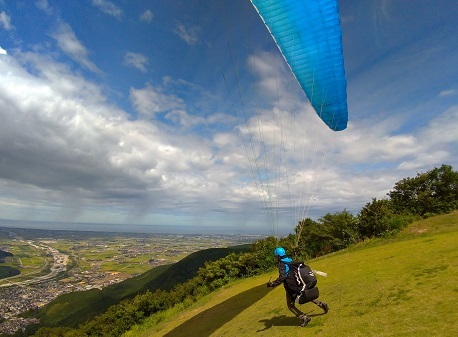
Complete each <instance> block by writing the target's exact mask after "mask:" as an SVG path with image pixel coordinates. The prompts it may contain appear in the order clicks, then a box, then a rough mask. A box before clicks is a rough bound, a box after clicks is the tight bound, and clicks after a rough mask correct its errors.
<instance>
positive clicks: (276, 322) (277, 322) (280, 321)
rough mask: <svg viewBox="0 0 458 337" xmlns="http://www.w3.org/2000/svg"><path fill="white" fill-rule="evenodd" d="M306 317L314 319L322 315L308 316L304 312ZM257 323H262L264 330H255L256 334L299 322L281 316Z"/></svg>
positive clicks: (289, 317) (292, 317)
mask: <svg viewBox="0 0 458 337" xmlns="http://www.w3.org/2000/svg"><path fill="white" fill-rule="evenodd" d="M312 312H313V310H312ZM306 315H307V316H309V317H314V316H321V315H324V313H319V314H310V313H309V312H306ZM259 323H264V329H260V330H257V331H256V332H261V331H265V330H267V329H270V328H271V327H273V326H294V325H300V323H301V322H300V320H299V319H298V318H297V317H294V316H286V315H281V316H274V317H272V318H270V319H261V320H260V321H259Z"/></svg>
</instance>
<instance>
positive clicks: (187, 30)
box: [174, 22, 200, 45]
mask: <svg viewBox="0 0 458 337" xmlns="http://www.w3.org/2000/svg"><path fill="white" fill-rule="evenodd" d="M199 32H200V28H199V27H197V26H191V27H186V26H185V25H184V24H182V23H181V22H177V23H176V25H175V29H174V33H175V34H177V35H178V36H179V37H180V38H181V39H182V40H183V41H185V42H186V43H187V44H188V45H195V44H197V43H198V42H199Z"/></svg>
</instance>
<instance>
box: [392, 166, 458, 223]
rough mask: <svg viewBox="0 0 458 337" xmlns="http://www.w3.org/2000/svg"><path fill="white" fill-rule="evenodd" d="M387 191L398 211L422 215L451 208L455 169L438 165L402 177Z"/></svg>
mask: <svg viewBox="0 0 458 337" xmlns="http://www.w3.org/2000/svg"><path fill="white" fill-rule="evenodd" d="M388 195H389V196H390V198H391V200H392V205H393V208H394V209H395V210H396V212H398V213H406V212H407V213H410V214H418V215H421V216H425V215H428V214H430V215H432V214H443V213H447V212H451V211H453V210H456V209H457V208H458V172H457V171H453V168H452V167H451V166H449V165H442V166H441V167H440V168H434V169H432V170H430V171H427V172H426V173H418V174H417V176H416V177H414V178H405V179H402V180H401V181H399V182H397V183H396V184H395V186H394V189H393V190H392V191H390V192H389V193H388Z"/></svg>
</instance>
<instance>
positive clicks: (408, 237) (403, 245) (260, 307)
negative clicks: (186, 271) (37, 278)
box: [124, 213, 458, 337]
mask: <svg viewBox="0 0 458 337" xmlns="http://www.w3.org/2000/svg"><path fill="white" fill-rule="evenodd" d="M376 241H377V243H376V244H374V242H370V243H368V244H366V245H358V248H357V249H354V248H353V249H348V250H346V251H344V252H341V253H339V254H333V255H331V256H328V257H326V258H320V259H316V260H313V261H310V264H311V266H312V267H313V268H314V269H317V270H322V271H325V272H327V273H328V277H327V278H324V277H319V280H318V286H319V288H320V293H321V296H320V299H321V300H323V301H325V302H327V303H328V304H329V307H330V310H329V312H328V314H326V315H323V314H322V311H321V309H319V308H318V307H317V306H315V305H314V304H312V303H308V304H305V305H302V306H299V307H300V309H301V310H303V311H304V312H306V313H307V314H308V315H310V316H311V317H312V321H311V322H310V323H309V325H308V326H307V327H305V328H301V327H299V326H298V325H297V323H298V321H297V319H296V318H294V317H293V316H292V314H291V313H290V312H289V311H288V309H287V308H286V304H285V298H284V297H285V295H284V289H283V287H281V286H280V287H277V288H275V289H273V290H269V289H268V288H266V287H265V283H266V282H267V280H268V279H269V277H270V276H273V277H276V275H275V273H272V275H271V274H265V275H261V276H257V277H254V278H250V279H247V280H239V281H237V282H234V283H232V284H230V285H229V286H227V287H225V288H223V289H220V290H219V291H217V292H215V293H213V294H210V295H209V296H207V297H205V298H204V299H202V300H201V301H199V302H198V303H196V304H194V305H192V306H190V307H188V308H187V309H185V306H184V305H181V306H178V307H176V308H174V309H172V310H169V311H167V312H164V313H161V314H159V315H154V316H151V317H150V318H149V319H148V320H147V321H146V322H145V323H144V324H143V325H142V326H136V327H134V328H133V329H132V330H131V331H130V332H128V333H126V334H125V335H124V337H133V336H135V337H154V336H174V337H180V336H199V337H206V336H304V335H307V336H323V337H327V336H344V337H345V336H352V337H356V336H381V337H388V336H393V337H394V336H437V337H439V336H440V337H448V336H450V337H452V336H457V335H458V324H457V322H458V310H457V309H456V303H458V214H457V213H454V214H449V215H444V216H439V217H434V218H430V219H426V220H423V221H419V222H416V223H414V224H412V225H411V226H409V227H408V228H407V229H406V230H404V231H403V232H402V233H400V234H399V235H398V237H397V238H394V239H386V240H384V242H385V244H382V243H381V241H383V240H376Z"/></svg>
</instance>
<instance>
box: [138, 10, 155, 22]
mask: <svg viewBox="0 0 458 337" xmlns="http://www.w3.org/2000/svg"><path fill="white" fill-rule="evenodd" d="M153 18H154V15H153V12H151V10H149V9H147V10H146V11H144V12H143V13H142V14H140V21H143V22H151V21H153Z"/></svg>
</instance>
